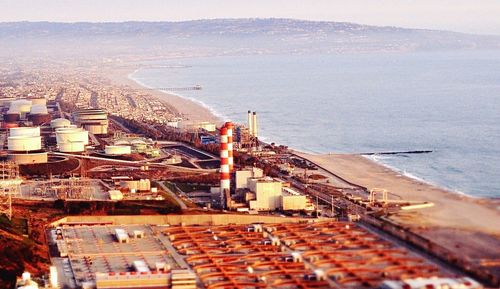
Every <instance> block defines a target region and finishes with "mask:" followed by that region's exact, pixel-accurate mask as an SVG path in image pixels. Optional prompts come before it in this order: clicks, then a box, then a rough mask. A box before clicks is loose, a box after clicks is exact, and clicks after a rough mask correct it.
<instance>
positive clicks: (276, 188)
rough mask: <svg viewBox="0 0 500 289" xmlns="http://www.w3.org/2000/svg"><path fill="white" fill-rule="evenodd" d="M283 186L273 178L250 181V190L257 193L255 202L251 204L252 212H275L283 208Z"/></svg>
mask: <svg viewBox="0 0 500 289" xmlns="http://www.w3.org/2000/svg"><path fill="white" fill-rule="evenodd" d="M282 188H283V184H282V182H280V181H276V180H273V179H272V178H257V179H255V178H254V179H249V180H248V189H249V190H250V191H252V192H253V193H255V200H252V201H250V202H249V206H250V209H251V210H257V211H273V210H276V209H280V208H281V194H282V193H281V191H282Z"/></svg>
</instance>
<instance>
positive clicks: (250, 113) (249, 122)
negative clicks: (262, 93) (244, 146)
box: [247, 111, 253, 135]
mask: <svg viewBox="0 0 500 289" xmlns="http://www.w3.org/2000/svg"><path fill="white" fill-rule="evenodd" d="M247 118H248V133H249V134H250V135H253V125H252V112H251V111H248V114H247Z"/></svg>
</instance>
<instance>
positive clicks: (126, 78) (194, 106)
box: [104, 65, 223, 125]
mask: <svg viewBox="0 0 500 289" xmlns="http://www.w3.org/2000/svg"><path fill="white" fill-rule="evenodd" d="M138 69H140V67H139V66H137V65H136V66H129V67H120V68H116V67H115V68H113V67H111V68H106V69H105V70H104V71H105V75H104V77H106V78H108V79H110V80H111V81H112V82H114V83H116V84H119V85H124V86H129V87H131V88H133V89H136V90H144V89H148V91H147V92H148V93H149V94H151V95H153V96H154V97H156V98H158V99H160V100H161V101H163V102H164V103H165V104H166V105H168V106H169V107H171V108H172V111H175V112H177V114H179V115H180V116H181V117H182V118H183V119H184V121H185V123H186V124H187V125H194V124H196V123H199V122H202V121H208V122H213V123H216V124H219V123H222V122H223V121H222V119H221V118H220V117H218V116H216V115H215V114H213V112H212V111H210V109H209V108H208V107H205V106H203V105H201V104H199V103H197V102H195V101H193V100H190V99H188V98H186V97H183V96H180V95H177V94H175V93H169V92H164V91H160V90H156V89H151V88H150V87H148V86H146V85H144V84H141V83H139V82H138V81H136V80H134V79H132V78H131V77H130V75H132V74H133V73H134V72H135V71H137V70H138Z"/></svg>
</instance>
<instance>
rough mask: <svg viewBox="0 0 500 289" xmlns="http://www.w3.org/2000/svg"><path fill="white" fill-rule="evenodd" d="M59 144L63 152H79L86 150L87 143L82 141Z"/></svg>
mask: <svg viewBox="0 0 500 289" xmlns="http://www.w3.org/2000/svg"><path fill="white" fill-rule="evenodd" d="M57 146H58V147H59V151H60V152H62V153H79V152H83V151H84V150H85V143H84V142H81V141H80V142H66V143H58V144H57Z"/></svg>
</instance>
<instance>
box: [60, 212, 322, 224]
mask: <svg viewBox="0 0 500 289" xmlns="http://www.w3.org/2000/svg"><path fill="white" fill-rule="evenodd" d="M308 221H316V220H315V219H305V218H288V217H287V218H282V217H275V216H259V215H243V214H241V215H240V214H216V215H140V216H69V217H65V218H62V219H60V220H57V221H55V222H53V223H52V224H51V225H52V226H58V225H60V224H63V223H77V222H78V223H106V222H111V223H113V224H116V225H132V224H150V225H167V224H169V225H181V224H184V225H227V224H251V223H298V222H308Z"/></svg>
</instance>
